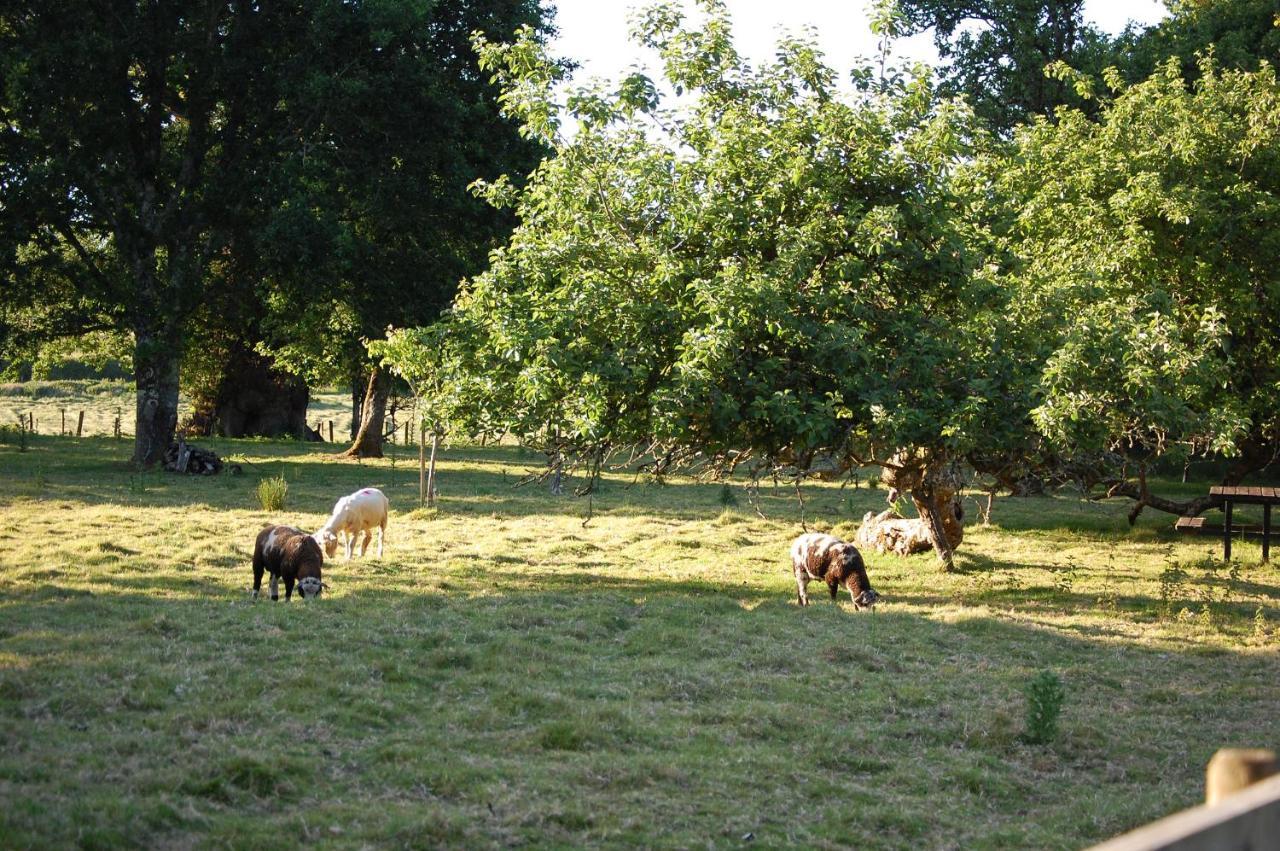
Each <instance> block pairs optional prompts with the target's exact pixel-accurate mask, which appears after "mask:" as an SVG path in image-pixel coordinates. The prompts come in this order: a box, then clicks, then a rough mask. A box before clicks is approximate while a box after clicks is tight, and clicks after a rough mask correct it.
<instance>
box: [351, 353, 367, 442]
mask: <svg viewBox="0 0 1280 851" xmlns="http://www.w3.org/2000/svg"><path fill="white" fill-rule="evenodd" d="M365 384H366V381H365V378H364V375H363V373H361V372H360V370H358V369H357V370H356V371H355V372H354V373H352V375H351V439H352V440H355V439H356V435H358V434H359V433H360V408H361V406H362V405H363V404H364V396H365Z"/></svg>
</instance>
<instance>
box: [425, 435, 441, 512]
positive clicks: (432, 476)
mask: <svg viewBox="0 0 1280 851" xmlns="http://www.w3.org/2000/svg"><path fill="white" fill-rule="evenodd" d="M439 448H440V432H438V431H436V430H435V429H432V431H431V464H430V466H429V467H427V505H431V506H434V505H435V504H436V450H437V449H439Z"/></svg>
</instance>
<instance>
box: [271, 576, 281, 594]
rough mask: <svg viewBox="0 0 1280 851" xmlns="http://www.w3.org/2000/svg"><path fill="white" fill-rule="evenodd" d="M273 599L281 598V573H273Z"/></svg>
mask: <svg viewBox="0 0 1280 851" xmlns="http://www.w3.org/2000/svg"><path fill="white" fill-rule="evenodd" d="M271 599H272V600H279V599H280V574H278V573H273V574H271Z"/></svg>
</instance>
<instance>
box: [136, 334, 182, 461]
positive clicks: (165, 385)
mask: <svg viewBox="0 0 1280 851" xmlns="http://www.w3.org/2000/svg"><path fill="white" fill-rule="evenodd" d="M134 333H135V337H136V347H135V351H134V384H135V385H136V387H137V390H138V406H137V411H136V417H135V421H134V435H133V463H134V464H136V465H137V466H139V467H150V466H152V465H153V464H157V463H159V462H160V461H162V460H164V453H165V451H166V450H167V449H168V448H169V444H170V443H172V442H173V434H174V431H175V430H176V429H177V427H178V374H179V368H180V365H181V360H182V358H181V346H180V345H179V343H178V335H177V334H176V333H175V332H173V331H172V329H170V331H169V333H165V332H164V331H163V330H162V331H156V330H153V329H150V328H139V329H137V330H136V331H135V332H134Z"/></svg>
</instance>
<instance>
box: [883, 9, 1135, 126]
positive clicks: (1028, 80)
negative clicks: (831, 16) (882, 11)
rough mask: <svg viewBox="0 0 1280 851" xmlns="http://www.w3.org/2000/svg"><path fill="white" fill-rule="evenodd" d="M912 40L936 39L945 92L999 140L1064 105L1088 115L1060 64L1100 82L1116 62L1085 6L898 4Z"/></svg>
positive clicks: (1110, 46)
mask: <svg viewBox="0 0 1280 851" xmlns="http://www.w3.org/2000/svg"><path fill="white" fill-rule="evenodd" d="M897 6H898V8H899V9H900V13H901V14H902V15H903V17H905V19H906V21H907V25H908V26H907V31H908V32H909V33H915V32H924V31H926V30H929V29H932V30H933V31H934V44H935V45H936V47H937V49H938V55H939V57H940V58H942V59H944V60H947V64H946V66H945V67H944V68H943V69H942V71H941V77H942V78H941V84H940V88H941V90H942V91H943V92H944V93H946V94H953V95H964V96H965V97H966V98H968V99H969V102H970V103H972V104H973V108H974V111H975V112H976V113H977V114H978V116H979V117H980V118H982V119H983V120H984V121H986V122H987V125H988V126H989V127H990V128H991V129H992V130H994V131H996V132H997V133H999V134H1001V135H1006V136H1007V135H1008V134H1009V133H1010V132H1011V131H1012V129H1013V127H1014V126H1015V125H1017V124H1019V123H1021V122H1024V121H1027V120H1029V119H1030V118H1031V117H1033V116H1036V115H1042V116H1051V115H1052V114H1053V111H1054V109H1056V108H1057V107H1059V106H1062V105H1064V104H1071V105H1074V106H1077V107H1087V106H1088V103H1087V102H1086V101H1084V100H1083V99H1081V98H1079V97H1078V96H1077V95H1076V93H1075V92H1074V91H1073V90H1072V88H1071V86H1070V85H1067V84H1066V83H1064V82H1063V81H1062V80H1060V79H1054V78H1051V77H1047V76H1046V75H1045V73H1044V69H1045V67H1046V66H1048V65H1050V64H1052V63H1055V62H1065V63H1067V64H1068V65H1070V66H1072V67H1074V68H1077V69H1079V70H1082V71H1084V72H1086V73H1091V74H1097V73H1099V72H1101V71H1102V69H1103V68H1104V67H1105V66H1106V65H1108V64H1111V63H1112V62H1114V61H1115V58H1114V57H1115V54H1114V48H1113V46H1112V44H1111V42H1110V41H1109V39H1108V38H1107V36H1106V34H1105V33H1102V32H1100V31H1098V30H1097V29H1095V28H1093V27H1091V26H1089V25H1088V24H1086V23H1085V22H1084V18H1083V16H1082V14H1081V9H1082V7H1083V6H1084V0H898V2H897Z"/></svg>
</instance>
